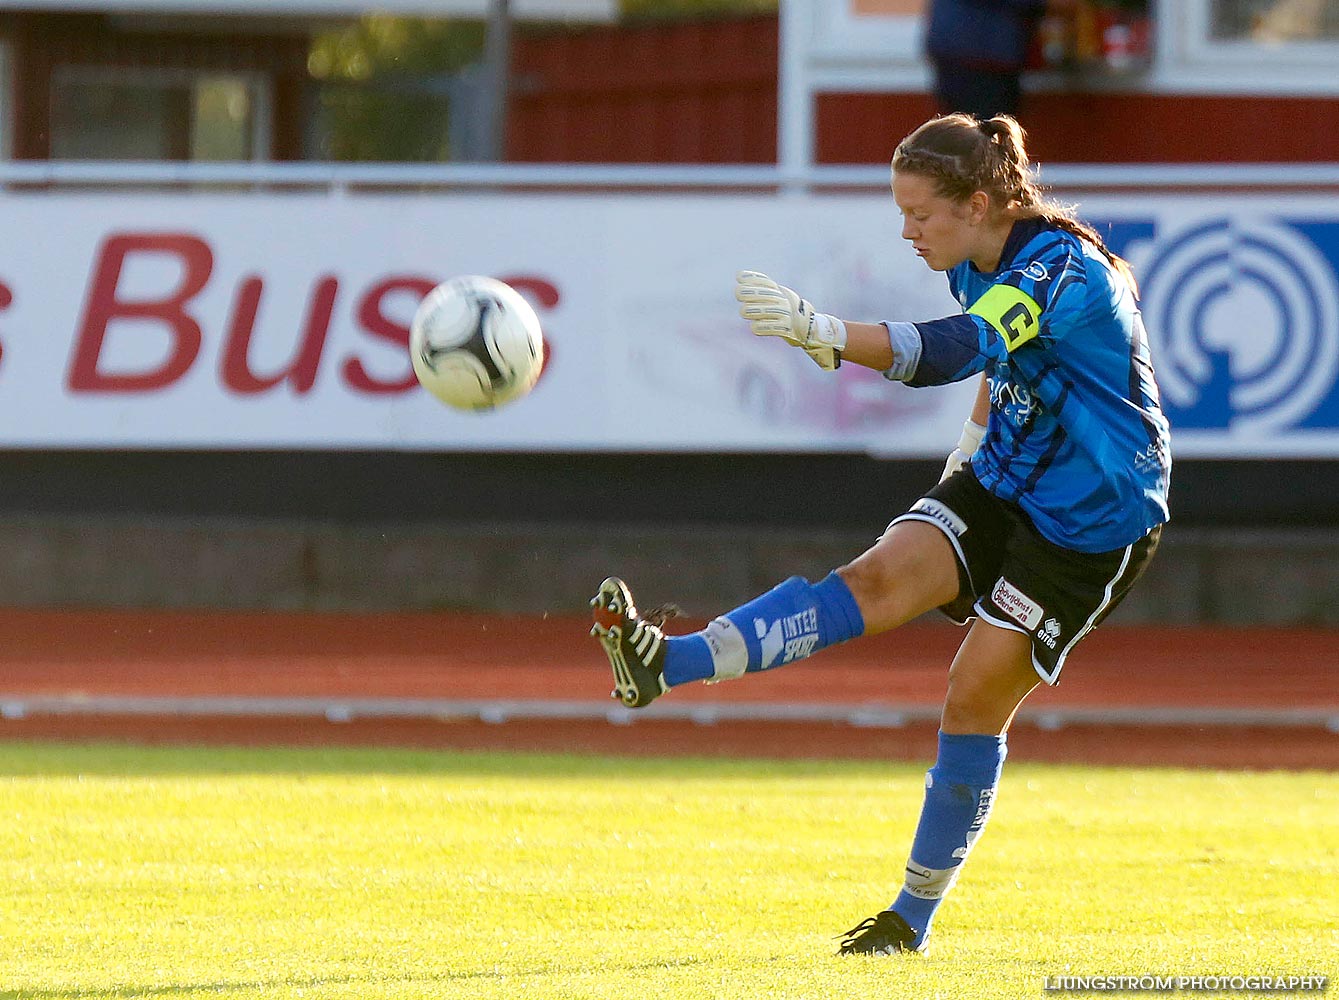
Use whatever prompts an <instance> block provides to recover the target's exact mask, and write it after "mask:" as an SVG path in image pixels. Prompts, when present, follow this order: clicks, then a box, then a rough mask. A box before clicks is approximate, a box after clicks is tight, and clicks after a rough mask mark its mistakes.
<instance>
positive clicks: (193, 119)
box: [51, 66, 268, 161]
mask: <svg viewBox="0 0 1339 1000" xmlns="http://www.w3.org/2000/svg"><path fill="white" fill-rule="evenodd" d="M260 87H261V83H260V80H259V78H257V77H253V76H251V75H248V74H228V73H223V74H201V73H192V72H189V71H185V70H180V71H176V70H137V69H114V68H102V67H84V66H63V67H58V68H57V70H56V71H55V73H54V74H53V77H52V87H51V156H52V158H53V159H57V160H225V161H239V160H255V159H260V158H262V157H263V156H264V155H265V154H266V153H267V152H268V149H267V146H268V142H267V140H266V139H265V136H264V132H265V129H264V122H263V120H262V116H261V114H260V109H261V108H262V107H263V101H262V100H261V99H260V98H261V94H260Z"/></svg>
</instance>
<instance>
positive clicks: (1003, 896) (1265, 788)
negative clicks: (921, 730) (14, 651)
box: [0, 744, 1339, 1000]
mask: <svg viewBox="0 0 1339 1000" xmlns="http://www.w3.org/2000/svg"><path fill="white" fill-rule="evenodd" d="M922 774H923V768H922V767H918V766H909V765H889V766H880V765H875V764H869V763H858V764H856V763H853V764H840V763H805V762H786V763H769V762H758V761H706V760H676V761H667V762H656V761H647V760H628V759H604V758H595V757H580V756H571V757H557V756H541V755H533V754H519V753H518V754H496V755H489V754H467V753H427V752H410V751H380V750H302V751H298V750H231V749H227V750H225V749H204V748H201V749H189V750H184V749H138V748H130V747H123V746H70V747H64V746H49V745H38V746H30V745H21V744H0V775H3V777H0V816H3V819H4V822H3V825H2V826H0V894H2V899H3V905H2V906H0V998H13V1000H17V998H31V1000H73V998H93V997H108V998H113V997H114V998H128V997H146V998H171V1000H177V998H181V1000H187V998H196V997H200V998H204V997H214V998H217V997H229V998H252V997H254V998H261V997H264V998H268V1000H273V998H287V997H304V998H326V997H350V998H352V997H358V998H383V997H384V998H400V997H470V998H493V997H496V998H517V997H525V998H527V1000H529V998H550V997H591V998H609V1000H616V998H617V1000H623V998H640V997H665V998H676V1000H683V998H690V1000H691V998H699V997H721V998H727V997H728V998H755V997H756V998H764V997H768V998H770V997H805V998H845V997H851V998H854V997H861V998H864V997H874V996H896V997H936V996H942V997H971V998H981V997H1038V996H1046V995H1056V994H1054V993H1051V994H1048V993H1045V992H1044V991H1043V986H1044V984H1045V982H1046V979H1047V977H1051V976H1064V975H1070V976H1072V975H1081V974H1103V975H1124V974H1143V973H1152V974H1159V975H1220V974H1234V973H1235V974H1270V975H1280V974H1296V975H1307V974H1325V975H1331V976H1334V975H1336V974H1339V960H1337V959H1336V956H1337V955H1339V930H1336V925H1337V924H1339V917H1337V915H1339V774H1335V773H1329V772H1312V773H1273V774H1266V773H1229V772H1214V771H1176V770H1153V769H1142V770H1137V769H1111V768H1080V767H1057V766H1039V765H1024V764H1013V765H1010V767H1009V768H1008V770H1007V771H1006V777H1005V782H1006V783H1005V785H1004V787H1003V790H1002V793H1001V796H1000V800H999V803H998V806H997V808H996V812H995V817H994V819H993V821H992V823H991V827H990V829H989V830H988V831H987V832H986V835H985V836H984V837H983V838H982V840H981V843H980V844H979V846H978V847H977V850H976V853H975V854H974V855H973V858H972V861H971V863H970V865H969V866H968V869H967V872H966V874H965V875H964V877H963V879H962V881H961V882H960V884H959V886H958V888H957V889H956V890H955V892H954V894H953V896H952V897H951V898H950V899H949V901H948V903H947V904H946V905H945V908H944V910H943V912H942V913H941V914H940V917H939V920H938V923H937V936H936V939H935V945H934V948H933V950H932V951H931V952H930V954H928V955H925V956H904V957H899V958H894V959H868V958H855V959H839V958H836V957H835V956H834V955H833V951H834V947H835V943H836V942H835V940H834V936H835V935H837V934H839V933H840V932H841V931H843V930H845V929H846V928H847V927H848V926H850V925H852V924H854V923H856V922H857V921H859V920H860V919H862V918H863V917H865V916H868V915H870V914H871V913H873V912H874V911H876V910H878V909H879V908H881V907H882V906H883V905H885V904H886V903H887V902H888V901H889V900H890V899H891V898H892V895H893V892H894V890H895V888H896V882H897V881H898V880H899V878H900V872H901V869H902V864H903V862H904V861H905V857H906V850H907V846H908V844H909V842H910V836H911V831H912V828H913V826H914V823H915V819H916V814H917V810H918V808H919V804H920V796H921V784H922ZM1236 995H1241V994H1236Z"/></svg>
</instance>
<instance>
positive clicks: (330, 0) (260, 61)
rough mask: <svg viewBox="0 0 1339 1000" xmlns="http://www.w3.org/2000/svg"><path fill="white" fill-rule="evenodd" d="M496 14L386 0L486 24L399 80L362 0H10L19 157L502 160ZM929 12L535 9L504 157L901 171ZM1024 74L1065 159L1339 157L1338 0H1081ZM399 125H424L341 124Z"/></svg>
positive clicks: (907, 2) (518, 14)
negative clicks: (380, 64)
mask: <svg viewBox="0 0 1339 1000" xmlns="http://www.w3.org/2000/svg"><path fill="white" fill-rule="evenodd" d="M485 3H486V0H455V2H454V3H426V2H424V0H394V2H388V3H381V4H378V5H377V8H376V9H377V11H378V13H379V14H380V15H383V16H384V15H396V14H399V15H404V16H412V17H421V16H425V15H431V16H435V17H443V16H452V15H458V17H459V18H460V19H462V20H465V21H473V22H474V23H475V25H476V27H475V28H474V29H472V30H473V34H472V35H470V36H469V39H466V40H464V41H462V40H461V36H460V33H459V32H457V33H456V35H454V36H452V37H453V38H454V39H455V41H454V42H453V43H452V44H454V45H455V46H456V48H457V49H458V50H459V51H456V52H454V53H452V54H447V55H444V56H442V57H441V58H440V59H439V60H438V61H437V62H436V63H432V62H431V61H428V62H425V63H419V64H416V63H414V62H413V60H409V59H406V60H405V62H406V63H409V65H407V66H406V67H405V68H404V69H399V68H398V67H396V65H395V62H394V56H391V57H389V58H388V66H390V67H391V68H392V71H389V72H375V67H369V68H368V69H367V74H368V75H367V76H366V77H365V78H362V79H359V78H358V75H357V73H354V74H353V75H352V76H350V75H347V74H346V75H345V76H344V77H343V78H342V79H335V78H334V77H332V76H331V75H330V74H329V73H328V72H327V71H328V67H323V66H322V65H320V64H319V63H320V60H319V59H318V58H316V56H315V54H314V50H313V41H314V39H316V38H318V37H320V36H321V35H322V34H328V33H329V32H331V31H332V30H333V29H336V28H338V27H340V26H341V25H347V24H348V23H349V22H350V21H351V20H353V19H354V18H356V16H357V15H358V14H359V13H360V12H361V11H362V10H363V9H364V5H363V4H362V3H356V2H351V0H276V2H272V3H261V2H259V0H135V2H134V3H130V2H128V0H112V2H104V3H92V2H89V0H0V86H2V87H3V92H0V155H4V156H6V157H9V158H13V159H19V160H31V159H39V160H40V159H109V160H110V159H121V160H129V159H134V160H160V159H161V160H214V161H219V160H222V161H248V160H255V161H265V160H276V161H293V160H367V159H383V160H384V159H398V160H402V161H441V160H448V159H474V158H478V157H477V156H476V155H475V154H474V150H476V149H477V148H478V146H479V145H480V144H481V143H483V142H484V141H485V139H484V138H483V137H481V136H480V134H479V126H480V119H481V117H482V112H481V109H482V108H483V107H485V105H486V101H487V93H486V89H487V82H488V81H487V79H486V78H485V77H486V75H485V74H484V73H482V72H481V66H480V64H479V60H481V59H482V47H481V45H480V44H479V39H480V38H481V35H480V33H479V31H478V29H477V25H478V24H480V23H482V20H483V19H484V18H485V17H486V15H487V13H488V11H487V8H486V6H485ZM925 6H926V4H925V2H924V0H782V2H781V5H780V13H779V15H761V16H759V15H751V16H740V17H721V16H716V17H713V18H709V19H698V20H691V21H688V20H682V19H678V20H666V21H663V22H652V23H648V22H646V21H644V20H642V21H636V22H626V23H619V22H617V21H616V20H615V17H616V4H615V0H528V2H527V0H515V2H513V3H512V4H511V16H512V17H514V18H515V19H516V20H517V22H518V29H517V31H516V33H515V35H514V36H513V37H512V40H511V46H510V48H511V50H512V58H511V64H512V72H511V75H510V80H511V92H510V100H509V102H508V103H509V111H510V116H509V117H510V127H509V129H508V130H507V137H506V142H505V158H506V159H509V160H512V161H523V162H534V163H540V162H586V163H656V162H659V163H774V162H777V160H778V159H780V161H781V162H782V163H783V164H785V165H787V167H788V168H789V169H792V170H803V169H804V167H805V165H807V164H812V163H819V164H825V163H826V164H842V163H877V162H883V161H885V160H886V159H887V156H888V152H889V144H890V141H891V140H892V139H893V138H895V137H897V136H900V135H902V134H904V133H905V132H906V131H908V130H909V129H910V128H911V127H914V125H915V124H917V123H918V122H920V121H921V120H923V119H924V118H925V117H926V116H927V115H928V114H930V113H931V112H932V110H933V101H932V100H931V97H930V95H929V93H928V90H929V86H930V78H929V71H928V68H927V65H926V63H925V60H924V59H923V57H922V51H921V50H922V40H921V28H922V20H923V16H924V8H925ZM420 41H422V40H420ZM472 59H473V60H474V62H473V63H471V60H472ZM1026 84H1027V92H1028V98H1027V104H1026V107H1025V113H1024V118H1025V124H1027V125H1028V126H1029V127H1030V130H1031V132H1032V141H1031V145H1032V147H1033V148H1034V149H1035V150H1036V153H1037V156H1038V158H1039V159H1040V160H1042V161H1043V162H1070V163H1082V162H1117V163H1120V162H1123V163H1164V162H1191V163H1193V162H1216V163H1233V162H1238V163H1240V162H1320V161H1332V160H1339V128H1335V127H1334V125H1335V122H1336V121H1339V0H1078V2H1076V3H1075V5H1074V7H1073V11H1072V12H1071V13H1070V14H1069V15H1067V16H1052V17H1049V18H1047V19H1046V20H1045V21H1044V22H1043V24H1042V26H1041V29H1040V31H1039V33H1038V38H1037V41H1036V45H1035V47H1034V53H1033V58H1032V60H1031V70H1030V72H1029V74H1028V76H1027V81H1026ZM449 109H454V113H449ZM396 115H399V116H401V117H410V118H413V119H414V122H413V125H414V131H413V132H412V134H410V133H409V132H408V130H404V129H402V130H401V131H400V134H399V135H397V136H391V137H388V138H384V139H383V141H381V142H380V143H375V142H374V143H371V144H368V143H359V142H357V141H349V140H348V139H347V138H342V137H341V136H340V134H339V129H340V125H339V122H340V121H345V122H348V121H352V122H354V124H353V125H352V126H351V127H353V128H355V129H356V128H357V127H359V126H358V125H357V121H358V120H359V119H360V118H361V120H362V121H363V122H374V123H377V124H376V125H368V126H365V127H376V128H381V129H383V130H384V129H387V128H389V127H390V126H388V125H387V119H388V118H394V117H395V116H396Z"/></svg>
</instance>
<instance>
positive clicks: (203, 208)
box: [0, 192, 1339, 457]
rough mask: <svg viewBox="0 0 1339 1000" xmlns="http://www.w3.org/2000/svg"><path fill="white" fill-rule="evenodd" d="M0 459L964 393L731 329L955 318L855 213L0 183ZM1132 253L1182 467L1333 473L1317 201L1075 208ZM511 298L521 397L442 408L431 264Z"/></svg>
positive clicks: (1336, 399) (598, 444) (398, 441)
mask: <svg viewBox="0 0 1339 1000" xmlns="http://www.w3.org/2000/svg"><path fill="white" fill-rule="evenodd" d="M0 200H2V201H3V205H4V211H5V216H6V219H7V220H8V222H9V231H10V232H11V234H13V236H12V238H11V239H10V240H8V241H7V243H6V246H5V247H4V249H3V250H0V447H7V448H136V449H139V448H173V449H235V448H244V449H255V448H261V449H270V448H272V449H429V450H443V451H454V450H503V451H506V450H513V451H564V450H568V451H581V450H610V451H628V450H633V451H708V452H731V451H756V450H767V451H847V452H867V453H872V454H876V455H886V456H890V457H896V456H907V457H911V456H917V457H935V456H942V455H943V454H944V453H946V452H947V451H948V450H951V448H952V445H953V443H954V442H955V441H956V440H957V436H958V431H959V429H960V427H961V423H962V420H963V419H964V417H965V416H966V414H967V413H968V411H969V410H970V407H971V402H972V399H973V396H974V392H975V382H974V380H969V382H967V383H963V384H960V385H958V386H953V387H947V388H938V389H908V388H906V387H905V386H902V385H899V384H893V383H889V382H887V381H885V380H884V379H883V378H882V377H881V376H880V375H879V374H877V373H875V372H870V371H867V370H863V369H859V368H857V367H856V366H854V365H845V366H843V367H842V369H841V370H840V371H839V372H837V373H835V374H829V373H825V372H822V371H820V370H819V369H818V368H817V367H815V366H814V365H813V364H812V363H811V362H810V361H809V360H808V359H807V357H805V356H804V355H803V354H802V353H801V352H799V351H796V350H794V349H792V348H789V347H787V346H785V345H784V344H782V343H780V342H776V341H772V340H760V339H758V338H755V337H753V336H751V335H750V333H749V330H748V327H747V325H746V324H745V323H744V322H743V320H741V319H740V318H739V317H738V314H737V312H736V309H737V303H736V302H735V301H734V297H733V291H734V273H735V271H737V270H740V269H743V268H752V269H756V270H762V271H766V272H767V273H769V274H771V275H773V276H774V277H775V278H776V279H777V280H779V281H781V282H783V283H787V284H791V285H793V286H794V287H796V288H797V289H799V290H800V292H801V293H802V294H804V295H805V296H806V297H808V298H810V299H811V300H812V301H814V302H815V303H816V305H817V306H818V307H819V308H820V309H822V310H824V311H830V312H834V313H837V314H839V315H843V316H846V317H848V318H852V319H895V320H903V319H905V320H918V319H933V318H936V317H939V316H943V315H948V314H950V313H954V312H956V311H958V307H957V304H956V303H955V302H954V301H953V300H952V298H951V297H950V296H949V294H948V291H947V285H946V282H945V280H944V278H943V276H942V275H940V274H936V273H933V272H930V271H928V270H927V269H926V267H925V266H924V264H923V263H921V262H920V261H919V260H918V259H916V257H915V256H914V255H913V254H912V252H911V251H910V249H909V248H908V247H907V246H906V244H905V243H904V242H903V241H902V240H901V238H900V235H899V232H900V225H901V220H900V218H899V216H898V214H897V210H896V207H895V206H894V205H893V203H892V201H891V198H890V197H889V196H888V195H886V194H883V195H880V194H875V193H871V194H843V195H837V194H823V195H812V196H800V195H778V196H773V195H739V194H721V195H707V194H691V195H690V194H665V195H652V194H598V195H592V194H538V193H515V192H507V193H488V194H469V195H463V194H433V195H412V194H404V195H399V194H385V195H375V196H373V195H367V196H361V195H359V196H355V195H346V196H333V195H328V194H315V193H312V194H236V195H231V194H228V195H225V194H185V193H164V194H145V195H130V194H78V193H60V192H54V193H41V194H9V195H6V196H4V197H3V199H0ZM1081 208H1082V211H1083V214H1084V215H1085V216H1086V217H1087V218H1088V219H1090V220H1091V221H1093V222H1095V223H1097V224H1098V225H1099V227H1100V228H1102V229H1103V231H1104V232H1106V233H1107V234H1108V235H1109V238H1110V243H1111V245H1112V247H1113V249H1115V250H1117V251H1118V252H1121V253H1123V254H1125V255H1126V256H1127V257H1128V258H1129V259H1130V261H1131V262H1132V263H1133V264H1134V266H1135V270H1136V272H1137V273H1138V274H1139V276H1140V278H1141V282H1142V292H1143V299H1142V304H1143V310H1144V314H1145V319H1146V325H1147V327H1148V329H1149V332H1150V338H1151V340H1152V344H1153V350H1154V357H1155V363H1156V364H1157V366H1158V374H1159V380H1160V384H1161V387H1162V392H1163V397H1164V398H1163V401H1164V404H1165V406H1166V409H1167V411H1168V414H1169V416H1170V418H1171V420H1172V424H1173V429H1174V435H1175V437H1174V450H1175V454H1177V455H1181V456H1191V455H1196V456H1213V457H1242V456H1256V457H1270V456H1278V455H1293V456H1299V455H1312V456H1331V457H1333V456H1339V209H1336V208H1335V207H1334V205H1333V203H1332V202H1330V201H1327V200H1323V199H1318V198H1317V199H1308V198H1304V197H1292V196H1260V197H1242V196H1238V197H1234V198H1231V199H1223V198H1207V197H1194V196H1187V195H1178V196H1162V197H1151V196H1147V195H1143V196H1136V195H1129V196H1119V197H1117V196H1111V197H1103V198H1100V199H1099V198H1093V199H1091V200H1085V201H1084V202H1083V203H1082V206H1081ZM469 273H473V274H487V275H492V276H494V277H498V278H501V279H503V280H505V281H508V282H510V283H511V284H513V285H514V286H515V287H517V288H518V289H519V290H520V291H521V292H522V293H523V294H525V295H526V296H527V297H528V298H529V299H530V301H531V302H532V303H533V304H534V305H535V308H536V310H537V311H538V313H539V316H540V318H541V321H542V324H543V327H544V333H545V337H546V340H547V343H548V346H549V358H548V362H547V364H546V367H545V370H544V374H543V376H542V377H541V379H540V382H539V384H538V386H537V387H536V388H535V390H534V391H533V392H532V393H531V394H530V395H529V396H528V397H526V398H524V399H522V400H520V401H518V402H516V403H514V404H511V405H508V406H505V407H503V408H501V409H499V410H496V411H493V412H489V413H481V414H476V413H460V412H456V411H453V410H450V409H448V408H446V407H444V406H442V405H441V404H440V403H438V402H436V401H435V400H434V399H432V398H431V397H430V396H429V395H428V394H427V393H426V392H424V391H423V390H422V389H420V388H419V387H418V386H417V384H416V383H415V381H414V378H413V373H412V370H411V368H410V363H409V359H408V356H407V351H406V345H407V340H408V334H407V329H408V324H409V319H410V317H411V316H412V314H413V311H414V308H415V307H416V305H417V303H418V301H419V300H420V299H421V297H422V296H423V295H424V294H425V293H426V291H427V290H428V289H429V288H431V287H432V286H433V285H434V284H436V283H437V282H439V281H441V280H443V279H445V278H447V277H450V276H452V275H456V274H469Z"/></svg>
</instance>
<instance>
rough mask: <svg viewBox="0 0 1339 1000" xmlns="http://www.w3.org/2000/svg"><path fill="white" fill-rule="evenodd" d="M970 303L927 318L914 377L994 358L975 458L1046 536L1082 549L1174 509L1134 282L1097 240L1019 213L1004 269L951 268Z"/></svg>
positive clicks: (1141, 527)
mask: <svg viewBox="0 0 1339 1000" xmlns="http://www.w3.org/2000/svg"><path fill="white" fill-rule="evenodd" d="M948 281H949V287H950V289H951V290H952V291H953V294H954V296H955V297H956V298H957V300H958V302H959V303H961V304H962V307H963V310H964V315H961V316H953V317H949V318H947V319H942V320H935V321H932V322H929V323H917V324H915V326H916V329H917V331H918V332H919V333H920V337H921V357H920V362H919V364H918V365H917V367H916V370H915V372H914V373H913V374H912V376H911V378H909V379H907V383H908V384H909V385H942V384H944V383H948V382H957V381H959V380H961V379H964V378H968V377H969V376H971V375H973V374H975V373H979V372H982V371H984V372H985V373H986V374H987V377H988V378H989V382H990V419H989V422H988V423H987V426H986V433H985V436H984V437H983V439H982V441H981V445H980V447H979V448H978V449H977V451H976V454H975V455H974V456H973V457H972V469H973V470H974V471H975V473H976V475H977V478H978V479H979V480H980V481H981V484H982V485H983V486H984V487H985V488H986V489H988V490H989V491H990V492H991V493H993V494H995V495H996V496H998V497H1000V498H1001V499H1003V500H1007V501H1010V502H1012V503H1015V504H1017V505H1018V506H1019V507H1021V508H1022V509H1023V511H1024V512H1025V513H1026V514H1027V515H1028V516H1029V517H1030V518H1031V519H1032V522H1033V524H1034V525H1036V527H1037V530H1038V531H1040V532H1041V534H1042V536H1043V537H1045V538H1047V539H1048V540H1050V541H1052V542H1054V543H1055V544H1057V545H1061V546H1064V547H1065V548H1069V549H1075V550H1077V551H1080V552H1105V551H1109V550H1112V549H1117V548H1121V547H1122V546H1125V545H1129V544H1130V543H1131V542H1134V541H1136V540H1137V539H1139V538H1140V537H1142V536H1143V535H1144V534H1145V533H1146V532H1148V531H1149V530H1150V529H1151V528H1153V527H1154V526H1155V525H1158V524H1161V523H1163V522H1164V521H1166V520H1167V519H1168V516H1169V515H1168V510H1167V487H1168V483H1169V480H1170V474H1171V444H1170V435H1169V433H1168V426H1167V420H1166V418H1165V417H1164V416H1163V414H1162V409H1161V407H1160V405H1159V402H1158V387H1157V384H1156V382H1155V381H1154V377H1153V364H1152V361H1151V358H1150V355H1149V348H1148V338H1147V336H1146V334H1145V331H1144V324H1143V320H1142V319H1141V317H1140V314H1139V309H1138V305H1137V303H1136V301H1135V295H1134V291H1133V289H1131V288H1130V286H1129V284H1128V283H1127V282H1126V280H1125V279H1124V277H1123V276H1122V275H1121V274H1120V272H1119V271H1117V270H1116V268H1115V267H1114V266H1113V265H1112V264H1111V262H1110V261H1109V260H1108V259H1107V258H1106V256H1105V255H1103V253H1102V252H1101V251H1100V250H1098V249H1097V248H1096V247H1095V246H1093V245H1092V244H1090V243H1089V242H1088V241H1087V240H1083V239H1081V238H1079V237H1077V236H1075V235H1073V234H1071V233H1069V232H1066V231H1065V230H1062V229H1058V228H1056V227H1054V226H1052V225H1049V224H1047V223H1045V222H1043V221H1041V220H1036V219H1033V220H1025V221H1022V222H1018V223H1015V225H1014V227H1013V230H1012V232H1011V233H1010V235H1009V239H1008V242H1007V243H1006V244H1005V247H1004V252H1003V253H1002V254H1001V256H1000V265H999V270H998V271H995V272H993V273H988V274H987V273H982V272H981V271H978V270H977V269H976V267H975V265H973V264H972V263H971V262H970V261H965V262H963V263H961V264H959V265H957V266H956V267H954V268H952V269H951V270H950V271H949V272H948Z"/></svg>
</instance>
